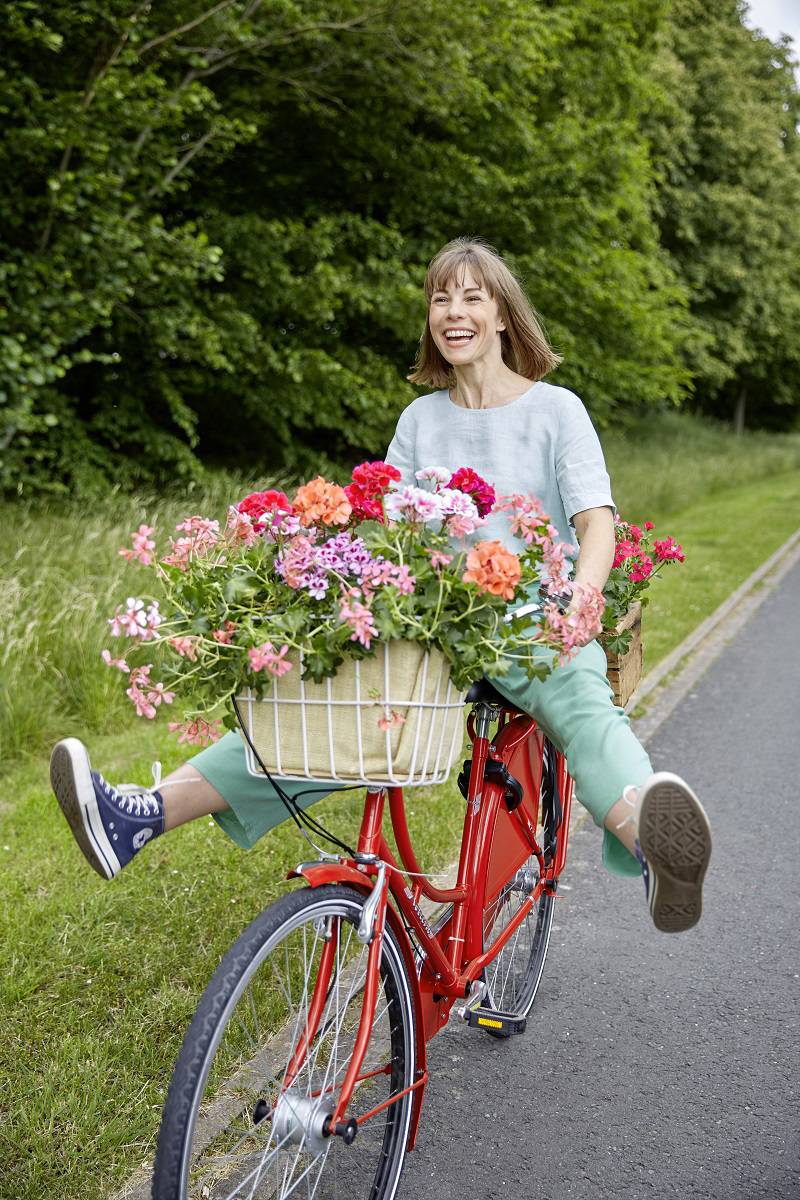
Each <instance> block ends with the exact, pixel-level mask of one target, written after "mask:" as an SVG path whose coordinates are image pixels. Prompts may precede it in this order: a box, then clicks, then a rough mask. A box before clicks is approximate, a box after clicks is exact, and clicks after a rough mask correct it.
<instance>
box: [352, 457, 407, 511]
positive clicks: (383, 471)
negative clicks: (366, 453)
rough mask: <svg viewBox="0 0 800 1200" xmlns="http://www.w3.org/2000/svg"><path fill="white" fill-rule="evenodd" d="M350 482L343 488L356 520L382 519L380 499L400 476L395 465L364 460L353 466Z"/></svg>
mask: <svg viewBox="0 0 800 1200" xmlns="http://www.w3.org/2000/svg"><path fill="white" fill-rule="evenodd" d="M351 478H352V481H353V482H352V483H349V484H348V485H347V487H346V488H345V489H344V490H345V494H346V495H347V499H348V500H349V501H350V504H351V505H352V508H353V513H354V515H355V517H356V520H358V521H383V508H382V506H381V499H382V497H383V496H384V495H385V494H386V491H387V489H388V487H389V485H390V484H391V483H393V482H396V481H397V480H398V479H400V478H401V475H400V472H399V471H398V469H397V467H393V466H391V464H390V463H385V462H380V461H378V462H364V463H360V464H359V465H358V466H357V467H354V468H353V474H352V476H351Z"/></svg>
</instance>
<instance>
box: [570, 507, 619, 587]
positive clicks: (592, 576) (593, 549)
mask: <svg viewBox="0 0 800 1200" xmlns="http://www.w3.org/2000/svg"><path fill="white" fill-rule="evenodd" d="M572 524H573V525H574V526H575V532H576V534H577V535H578V544H579V546H580V549H579V551H578V559H577V562H576V564H575V582H576V583H591V584H594V586H595V587H596V588H597V589H598V590H599V591H601V592H602V590H603V588H604V587H605V584H606V580H607V579H608V573H609V571H610V570H611V564H612V563H613V561H614V514H613V512H612V510H611V509H610V508H608V507H606V506H604V507H603V508H585V509H584V510H583V512H579V513H575V515H574V516H573V518H572ZM577 603H578V598H577V597H575V599H574V600H573V601H572V602H571V604H570V606H569V607H570V609H572V608H575V607H576V606H577Z"/></svg>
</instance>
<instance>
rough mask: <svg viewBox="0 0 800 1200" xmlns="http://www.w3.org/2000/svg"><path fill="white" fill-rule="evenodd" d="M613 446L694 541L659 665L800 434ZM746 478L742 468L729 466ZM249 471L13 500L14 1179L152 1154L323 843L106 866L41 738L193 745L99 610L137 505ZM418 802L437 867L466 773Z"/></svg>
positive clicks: (678, 430) (9, 1113) (7, 1071)
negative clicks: (122, 684) (228, 976)
mask: <svg viewBox="0 0 800 1200" xmlns="http://www.w3.org/2000/svg"><path fill="white" fill-rule="evenodd" d="M659 430H660V432H659ZM698 439H699V440H698ZM698 446H699V449H698V448H697V447H698ZM606 450H607V454H608V458H609V461H610V463H611V464H612V474H613V476H614V479H615V496H616V498H617V503H618V504H619V506H620V508H621V509H622V510H623V511H624V512H625V514H626V515H627V516H629V517H631V518H633V519H636V518H638V519H643V518H645V517H651V518H652V519H654V520H655V521H656V522H657V525H658V529H659V532H663V533H666V532H671V533H674V534H675V535H676V536H677V537H678V538H679V539H680V540H681V541H682V543H683V545H684V547H685V549H686V551H687V562H686V564H685V565H684V566H682V567H677V568H673V569H671V570H670V571H668V572H667V573H666V574H665V578H664V579H663V581H662V582H660V583H659V584H658V585H656V586H655V587H654V588H653V592H652V594H653V596H654V599H653V603H652V604H651V606H650V607H649V608H648V610H647V613H646V627H645V642H646V650H647V663H648V665H650V666H652V665H654V663H655V662H656V661H658V659H659V658H661V657H662V656H663V655H664V654H666V653H668V651H669V650H670V649H671V648H672V647H673V646H674V645H676V644H677V643H678V642H679V641H680V640H681V639H682V638H683V637H684V636H685V635H686V633H688V632H689V631H690V630H691V629H692V628H694V627H695V626H696V625H697V624H698V622H699V621H701V620H702V619H703V618H704V617H706V616H707V615H708V614H709V613H710V612H711V611H713V609H714V608H715V607H716V606H717V605H718V604H719V603H721V602H722V601H723V600H724V599H725V598H726V596H727V595H729V594H730V592H731V591H732V590H733V589H734V588H735V587H736V586H737V585H738V584H739V583H740V582H741V581H742V580H743V579H744V578H746V577H747V575H748V574H750V573H751V571H752V570H754V569H755V567H756V566H757V565H758V564H759V563H760V562H761V561H763V559H765V558H766V557H767V556H768V555H769V554H770V553H771V552H772V551H773V550H774V549H775V547H776V546H778V545H779V544H781V543H782V542H783V541H784V540H785V539H786V538H787V537H788V536H789V535H790V534H791V533H792V532H793V530H794V529H795V527H796V525H797V513H798V511H799V510H800V506H798V499H800V470H799V469H798V467H800V439H797V438H781V439H761V438H750V437H746V438H744V439H742V441H736V440H735V439H732V438H731V437H729V436H728V435H727V434H726V433H725V432H724V431H719V430H714V429H713V428H711V429H709V428H708V427H706V426H701V425H699V424H698V423H696V422H687V421H686V420H685V419H682V421H679V422H678V423H677V424H676V422H675V420H674V418H672V417H667V418H664V419H663V420H662V422H661V423H660V424H659V422H656V423H655V426H653V425H650V426H647V427H643V428H642V429H641V430H640V433H639V434H638V435H636V436H634V435H632V434H628V435H626V437H625V438H624V439H613V438H612V439H606ZM640 456H641V458H643V459H644V460H645V462H644V466H642V465H641V463H640V461H639V460H640ZM725 463H727V467H725ZM649 464H654V465H649ZM662 473H663V474H664V476H665V478H663V479H662V478H661V474H662ZM732 479H735V480H736V486H735V487H733V488H732V487H730V486H727V487H725V486H723V485H724V484H725V483H726V481H727V483H728V485H730V481H731V480H732ZM240 486H243V484H242V483H241V481H232V480H231V479H224V478H219V479H217V480H215V481H212V484H211V486H210V488H209V490H208V492H206V493H202V494H197V495H196V496H194V497H192V499H191V503H190V505H188V506H187V504H186V500H185V499H184V500H183V501H179V500H177V499H161V500H158V501H153V502H144V501H142V500H138V501H136V500H132V499H130V498H125V497H122V496H115V497H112V498H111V499H110V501H109V503H108V504H107V505H106V506H104V509H103V511H102V513H94V514H89V515H85V514H77V513H76V512H75V511H74V510H71V509H70V508H69V507H65V508H64V509H62V510H61V511H58V512H55V513H53V512H41V511H37V510H35V509H31V508H28V509H20V508H18V507H13V506H8V507H7V508H6V509H5V511H4V512H3V516H4V517H5V523H6V527H7V528H9V529H12V528H13V530H14V533H15V537H16V542H17V545H18V547H19V548H18V549H16V550H14V549H13V548H10V546H9V543H8V541H6V542H4V543H3V546H2V549H0V555H2V557H3V561H2V564H1V565H2V570H3V576H4V577H5V578H6V582H5V583H4V584H3V585H2V589H3V590H2V593H1V595H2V600H0V618H2V620H3V629H4V642H3V648H2V651H0V654H2V663H0V667H2V682H1V683H0V688H2V695H0V733H2V737H3V745H4V750H3V755H4V766H5V774H4V776H3V778H2V780H0V831H1V832H0V864H1V865H2V868H3V876H2V877H3V900H4V903H3V904H2V905H0V946H2V947H3V955H4V959H5V965H6V970H5V972H4V976H3V980H2V983H1V984H0V1007H1V1008H2V1032H3V1036H2V1038H0V1074H2V1075H3V1076H4V1077H5V1078H6V1079H7V1080H8V1081H9V1086H8V1087H7V1088H6V1089H5V1091H4V1092H3V1093H0V1158H1V1159H2V1161H3V1162H4V1164H5V1167H4V1175H3V1180H2V1183H0V1196H2V1197H5V1196H9V1197H11V1196H14V1197H15V1200H40V1198H41V1197H42V1196H48V1197H49V1198H50V1200H99V1198H100V1197H103V1196H110V1195H112V1194H113V1191H114V1188H115V1186H116V1185H118V1184H119V1182H120V1181H122V1180H123V1179H124V1178H125V1177H126V1176H127V1175H128V1174H129V1173H130V1172H131V1171H132V1170H133V1169H134V1168H135V1167H136V1166H137V1165H138V1164H139V1163H141V1162H142V1161H143V1160H144V1159H146V1158H148V1157H149V1156H150V1155H151V1153H152V1148H153V1140H154V1137H155V1132H156V1129H157V1126H158V1119H159V1113H160V1108H161V1104H162V1102H163V1096H164V1091H165V1088H166V1085H167V1082H168V1079H169V1075H170V1072H171V1069H172V1064H173V1062H174V1059H175V1056H176V1054H177V1051H178V1047H179V1044H180V1040H181V1037H182V1035H183V1031H184V1029H185V1027H186V1024H187V1023H188V1020H189V1018H190V1016H191V1013H192V1011H193V1009H194V1007H195V1004H196V1002H197V998H198V996H199V994H200V992H201V990H202V988H203V987H204V986H205V984H206V982H207V980H208V978H209V976H210V974H211V972H212V971H213V969H214V967H215V965H216V963H217V962H218V961H219V958H220V956H221V955H222V954H223V953H224V951H225V950H226V949H227V947H228V946H229V945H230V943H231V942H232V941H233V940H234V938H235V937H236V936H237V935H238V933H240V932H241V930H242V929H243V927H244V926H245V924H246V923H247V922H248V921H249V920H250V919H251V918H252V917H253V916H255V915H256V913H257V912H259V911H260V909H261V908H263V907H264V905H265V904H266V903H268V902H269V901H270V899H272V898H273V897H274V896H276V895H277V894H279V893H280V891H281V890H282V888H284V887H285V886H286V885H285V884H284V883H283V876H284V874H285V871H286V868H287V867H288V866H289V865H291V864H292V863H293V862H296V861H298V860H299V859H301V858H305V857H308V847H307V846H306V845H305V843H304V842H302V840H301V839H300V837H299V835H298V834H297V833H296V831H295V830H294V828H293V827H291V826H289V827H286V826H284V827H281V828H280V829H278V830H276V831H274V832H273V833H272V834H271V835H270V837H269V838H265V839H264V840H263V842H261V843H260V844H259V845H258V846H257V847H256V848H255V849H254V850H253V851H251V852H249V853H247V854H243V853H242V852H241V851H239V850H238V849H236V848H235V847H234V846H233V845H232V844H231V843H230V842H228V841H227V839H226V838H225V837H224V835H223V834H221V833H220V831H219V830H218V829H217V828H216V827H215V826H213V823H209V822H207V821H198V822H195V823H194V824H193V825H192V826H188V827H184V828H183V829H182V830H180V831H178V832H177V833H175V834H173V835H172V836H170V837H169V838H164V839H163V840H161V841H159V842H157V843H156V844H155V845H154V846H152V847H150V848H148V851H147V853H145V854H143V855H142V856H141V858H140V859H138V860H137V861H136V862H135V863H134V864H133V865H132V866H131V867H130V868H129V869H128V870H127V871H125V872H124V873H123V875H122V876H121V877H120V878H119V879H118V880H117V881H115V883H114V884H113V885H110V886H109V885H106V884H104V883H103V882H102V881H101V880H100V879H99V878H97V877H96V876H95V875H93V874H92V873H90V872H88V871H86V870H84V869H82V860H81V859H80V856H79V852H78V850H77V849H76V847H75V845H74V844H73V842H72V839H71V836H70V834H69V832H68V830H67V828H66V825H65V823H64V822H63V820H62V819H61V817H60V815H59V814H58V812H57V809H56V808H55V805H54V802H53V799H52V796H51V795H50V794H49V791H48V786H47V772H46V758H45V757H44V756H43V753H42V751H43V749H44V747H45V745H46V743H47V742H49V741H50V740H52V739H53V738H54V737H56V736H63V735H64V734H66V733H76V734H80V735H82V736H84V737H86V738H87V740H88V741H89V742H90V744H91V748H92V753H93V757H94V760H95V761H96V762H97V763H98V764H102V766H103V767H104V768H105V769H106V770H107V772H108V774H109V776H110V777H111V778H122V779H133V780H141V781H144V780H146V779H147V778H148V770H149V764H150V762H151V761H152V760H153V759H155V758H160V759H161V760H162V761H163V763H164V767H165V770H169V769H170V768H172V767H173V766H174V765H176V764H177V763H178V762H179V761H180V760H181V758H182V757H183V755H182V754H181V752H180V750H179V748H178V747H176V746H175V745H174V743H173V741H172V739H171V737H170V736H169V735H168V734H166V733H165V732H164V730H163V727H160V726H153V725H150V724H149V723H147V724H144V723H143V722H138V723H137V722H136V720H135V718H133V717H131V716H130V715H129V713H128V712H127V711H126V710H127V707H128V706H127V702H126V701H124V699H122V698H121V697H120V694H119V692H118V691H117V688H118V686H119V684H118V679H116V678H114V679H110V678H109V676H110V674H111V673H109V672H105V671H104V669H103V668H102V667H101V666H99V665H98V663H99V651H100V649H101V647H102V645H103V644H105V637H104V633H103V628H104V627H103V625H102V619H103V617H104V616H106V615H107V614H108V613H109V612H110V611H111V610H112V609H113V607H114V604H115V603H117V602H118V601H119V599H120V598H121V597H124V596H125V595H126V594H127V593H128V591H129V590H131V589H133V588H134V587H135V583H134V581H135V580H136V579H137V577H138V576H137V573H136V570H135V569H133V568H128V567H127V566H126V565H125V564H124V562H123V561H122V560H121V559H118V558H117V556H116V550H117V547H118V546H119V545H120V544H121V543H122V542H123V541H124V540H125V538H126V536H127V534H128V531H129V530H130V529H133V528H135V527H136V526H137V525H138V524H139V522H140V521H141V520H145V519H146V520H148V521H150V523H154V522H155V521H158V522H159V523H162V524H164V523H165V522H167V521H168V520H171V519H172V518H173V516H174V515H175V514H177V513H182V512H185V511H186V509H187V507H190V508H192V509H194V510H195V511H207V510H209V509H211V508H213V509H214V510H215V511H219V510H220V509H221V508H222V505H223V503H224V500H225V499H226V497H227V495H229V494H231V491H236V490H238V489H239V487H240ZM409 809H410V819H409V824H410V826H411V830H412V835H413V838H414V841H415V845H416V847H417V850H418V853H419V858H420V860H421V862H423V864H424V865H425V866H426V867H430V868H431V869H436V868H438V867H440V866H442V865H444V864H445V863H446V862H447V861H448V860H449V858H450V857H451V854H452V847H453V846H455V845H457V842H458V836H459V828H460V821H461V817H462V814H463V807H462V802H461V800H460V798H459V797H458V796H457V793H456V791H455V788H454V786H453V785H448V786H447V787H443V788H437V789H426V790H425V791H424V792H422V793H412V794H411V798H410V801H409ZM358 811H359V801H358V799H357V798H355V797H353V796H343V795H340V796H337V797H335V798H331V800H329V801H323V802H322V804H321V805H319V806H318V807H317V808H316V809H315V813H316V814H317V815H318V816H320V817H321V818H322V819H323V820H324V821H325V822H326V823H327V824H329V825H330V826H332V827H333V828H334V829H336V830H337V831H339V832H340V833H343V834H346V835H348V836H350V837H352V836H354V833H355V829H356V825H357V820H358Z"/></svg>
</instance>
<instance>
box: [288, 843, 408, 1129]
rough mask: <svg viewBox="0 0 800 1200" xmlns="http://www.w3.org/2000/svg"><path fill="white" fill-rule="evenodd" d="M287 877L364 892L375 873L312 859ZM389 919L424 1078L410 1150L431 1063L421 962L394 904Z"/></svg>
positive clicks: (387, 917)
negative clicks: (403, 968) (400, 957)
mask: <svg viewBox="0 0 800 1200" xmlns="http://www.w3.org/2000/svg"><path fill="white" fill-rule="evenodd" d="M286 878H287V879H297V878H302V879H305V881H306V883H307V884H308V885H309V887H312V888H315V887H321V886H322V885H323V884H325V883H346V884H349V885H350V886H351V887H355V888H357V889H358V890H359V891H361V892H370V891H371V890H372V887H371V882H372V881H371V877H370V876H369V875H366V874H364V873H362V872H361V871H357V870H356V869H355V867H349V866H348V865H347V864H346V863H323V862H311V863H300V865H299V866H297V867H295V868H294V870H292V871H289V872H288V873H287V875H286ZM386 921H387V923H388V924H389V925H391V927H392V932H393V933H394V935H395V937H396V938H397V944H398V946H399V947H400V949H401V951H402V954H403V960H404V962H405V966H406V974H407V977H408V986H409V990H410V992H411V1000H412V1003H413V1005H414V1017H415V1019H414V1038H415V1041H416V1047H417V1070H416V1076H417V1080H424V1082H423V1083H421V1084H420V1086H419V1087H417V1088H415V1090H414V1093H413V1096H414V1100H413V1105H414V1106H413V1109H412V1111H411V1124H410V1125H409V1127H408V1142H407V1144H406V1150H413V1149H414V1145H415V1143H416V1140H417V1131H418V1129H419V1118H420V1112H421V1110H422V1100H423V1097H424V1094H425V1087H426V1085H427V1082H428V1063H427V1044H426V1041H425V1031H424V1028H423V1020H422V996H421V994H420V990H419V976H418V975H417V964H416V962H415V960H414V954H413V952H412V949H411V945H410V943H409V940H408V934H407V933H406V930H405V927H404V926H403V923H402V921H401V920H400V918H399V916H398V915H397V912H396V911H395V909H393V908H392V906H391V904H387V905H386Z"/></svg>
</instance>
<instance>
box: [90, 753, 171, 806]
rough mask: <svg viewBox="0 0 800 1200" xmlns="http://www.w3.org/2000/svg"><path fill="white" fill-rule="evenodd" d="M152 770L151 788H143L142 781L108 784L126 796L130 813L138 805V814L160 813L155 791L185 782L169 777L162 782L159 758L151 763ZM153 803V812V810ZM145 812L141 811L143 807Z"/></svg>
mask: <svg viewBox="0 0 800 1200" xmlns="http://www.w3.org/2000/svg"><path fill="white" fill-rule="evenodd" d="M150 770H151V771H152V773H153V783H152V786H151V787H149V788H143V787H142V785H141V784H140V783H118V784H116V785H112V784H106V786H107V787H108V788H113V789H114V790H115V791H117V792H118V793H119V794H120V796H124V797H125V798H126V800H127V801H128V803H127V804H126V808H127V810H128V812H129V813H131V812H133V809H134V806H135V807H136V816H137V817H138V816H145V817H150V816H155V815H157V814H158V812H159V811H160V810H159V807H158V805H157V804H156V802H155V800H154V797H153V793H154V792H159V791H161V790H162V788H165V787H171V786H172V785H173V784H176V783H181V782H183V781H182V780H180V779H167V780H166V781H165V782H164V783H162V782H161V763H160V762H159V760H158V759H156V761H155V762H154V763H153V764H152V765H151V767H150ZM151 805H152V806H153V810H154V811H153V812H151ZM142 808H143V809H144V812H143V813H142V812H141V809H142Z"/></svg>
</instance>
